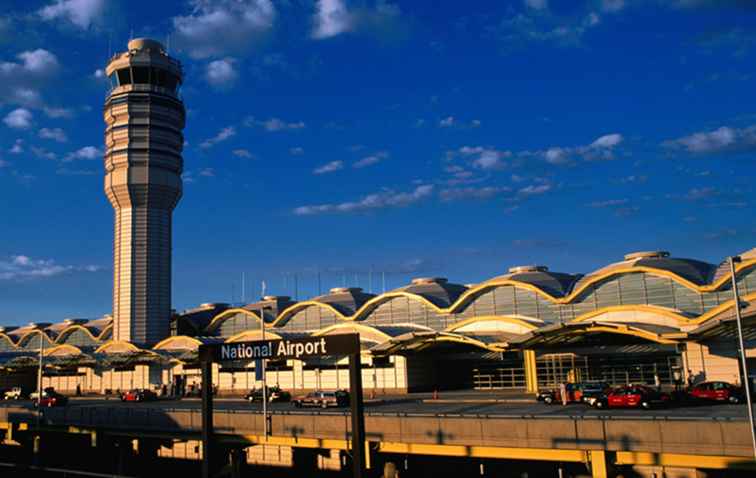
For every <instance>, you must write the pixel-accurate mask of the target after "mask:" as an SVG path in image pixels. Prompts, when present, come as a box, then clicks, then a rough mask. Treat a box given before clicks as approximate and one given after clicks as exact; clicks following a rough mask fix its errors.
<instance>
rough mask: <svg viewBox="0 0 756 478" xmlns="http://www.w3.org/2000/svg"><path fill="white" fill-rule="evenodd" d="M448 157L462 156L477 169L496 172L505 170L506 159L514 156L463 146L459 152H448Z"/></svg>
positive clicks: (487, 149)
mask: <svg viewBox="0 0 756 478" xmlns="http://www.w3.org/2000/svg"><path fill="white" fill-rule="evenodd" d="M446 154H447V157H449V158H454V157H456V156H461V157H464V158H469V159H470V164H471V165H472V166H473V167H474V168H476V169H482V170H484V171H494V170H500V169H504V168H505V167H506V166H507V164H506V162H505V161H504V159H505V158H508V157H510V156H512V152H511V151H500V150H496V149H493V148H488V147H484V146H462V147H461V148H459V149H458V150H457V151H450V152H447V153H446Z"/></svg>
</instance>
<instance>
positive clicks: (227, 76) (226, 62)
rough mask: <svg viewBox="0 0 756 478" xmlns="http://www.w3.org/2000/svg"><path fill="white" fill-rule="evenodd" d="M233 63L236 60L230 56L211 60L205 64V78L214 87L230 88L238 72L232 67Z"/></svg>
mask: <svg viewBox="0 0 756 478" xmlns="http://www.w3.org/2000/svg"><path fill="white" fill-rule="evenodd" d="M235 64H236V60H235V59H233V58H230V57H227V58H223V59H222V60H215V61H211V62H210V63H208V64H207V69H206V70H205V79H206V80H207V82H208V83H210V85H211V86H213V87H215V88H219V89H224V88H230V87H231V86H233V84H234V83H236V80H237V78H239V74H238V73H237V71H236V69H235V68H234V66H235Z"/></svg>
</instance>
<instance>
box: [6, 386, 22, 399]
mask: <svg viewBox="0 0 756 478" xmlns="http://www.w3.org/2000/svg"><path fill="white" fill-rule="evenodd" d="M22 396H23V391H22V390H21V387H13V388H11V389H10V390H8V391H7V392H5V396H4V397H3V398H4V399H5V400H21V397H22Z"/></svg>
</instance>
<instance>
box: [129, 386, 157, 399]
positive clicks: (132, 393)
mask: <svg viewBox="0 0 756 478" xmlns="http://www.w3.org/2000/svg"><path fill="white" fill-rule="evenodd" d="M152 400H157V394H156V393H155V392H153V391H152V390H148V389H146V388H135V389H132V390H129V391H128V392H124V393H122V394H121V401H122V402H148V401H152Z"/></svg>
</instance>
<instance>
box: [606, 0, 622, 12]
mask: <svg viewBox="0 0 756 478" xmlns="http://www.w3.org/2000/svg"><path fill="white" fill-rule="evenodd" d="M623 8H625V0H601V9H602V10H603V11H605V12H612V13H614V12H619V11H620V10H622V9H623Z"/></svg>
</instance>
